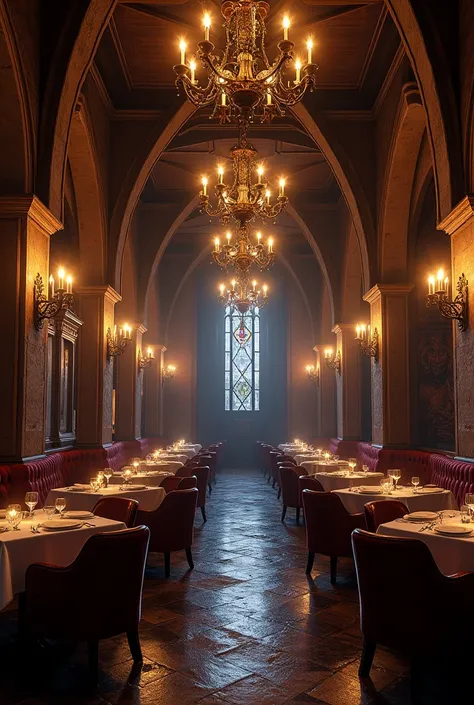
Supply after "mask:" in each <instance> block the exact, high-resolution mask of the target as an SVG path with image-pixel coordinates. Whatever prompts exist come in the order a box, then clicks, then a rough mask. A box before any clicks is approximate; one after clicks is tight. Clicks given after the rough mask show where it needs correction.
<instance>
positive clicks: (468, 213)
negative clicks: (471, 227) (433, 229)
mask: <svg viewBox="0 0 474 705" xmlns="http://www.w3.org/2000/svg"><path fill="white" fill-rule="evenodd" d="M473 215H474V194H472V193H470V194H468V195H467V196H464V198H463V199H462V201H459V203H458V204H457V205H456V206H454V208H453V210H452V211H451V213H449V215H447V216H446V218H444V220H442V221H441V223H439V224H438V226H437V228H438V230H444V231H445V232H446V233H447V234H448V235H453V234H454V233H455V232H456V230H459V228H461V227H462V226H463V225H464V224H465V223H467V221H468V220H469V219H470V218H472V217H473Z"/></svg>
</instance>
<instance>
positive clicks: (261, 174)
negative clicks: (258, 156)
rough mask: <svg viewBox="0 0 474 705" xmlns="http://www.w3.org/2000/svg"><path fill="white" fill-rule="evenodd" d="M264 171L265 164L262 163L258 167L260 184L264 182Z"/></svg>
mask: <svg viewBox="0 0 474 705" xmlns="http://www.w3.org/2000/svg"><path fill="white" fill-rule="evenodd" d="M263 171H264V169H263V166H262V165H261V164H260V166H259V167H258V169H257V174H258V183H259V184H261V183H262V176H263Z"/></svg>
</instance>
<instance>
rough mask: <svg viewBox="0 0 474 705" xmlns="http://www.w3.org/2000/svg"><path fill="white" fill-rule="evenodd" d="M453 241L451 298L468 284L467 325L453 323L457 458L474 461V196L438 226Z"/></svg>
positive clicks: (463, 202) (460, 204)
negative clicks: (459, 286)
mask: <svg viewBox="0 0 474 705" xmlns="http://www.w3.org/2000/svg"><path fill="white" fill-rule="evenodd" d="M438 229H439V230H445V231H446V233H447V234H448V235H449V236H450V237H451V287H450V288H451V295H450V297H449V298H450V299H451V300H452V299H453V298H455V296H456V284H457V282H458V279H459V277H460V276H461V275H462V274H464V275H465V276H466V278H467V281H468V293H467V296H468V308H467V315H468V325H467V329H466V330H465V331H460V330H459V328H458V325H457V322H454V323H453V326H454V328H453V330H454V335H453V345H454V387H455V404H456V454H457V455H458V456H460V457H461V458H469V459H472V458H474V410H473V402H472V399H473V397H472V385H473V379H474V194H470V195H468V196H466V197H465V198H464V199H463V200H462V201H461V202H460V203H458V205H457V206H456V207H455V208H454V209H453V210H452V211H451V213H450V214H449V215H448V216H447V218H445V219H444V220H443V221H442V222H441V223H440V224H439V225H438Z"/></svg>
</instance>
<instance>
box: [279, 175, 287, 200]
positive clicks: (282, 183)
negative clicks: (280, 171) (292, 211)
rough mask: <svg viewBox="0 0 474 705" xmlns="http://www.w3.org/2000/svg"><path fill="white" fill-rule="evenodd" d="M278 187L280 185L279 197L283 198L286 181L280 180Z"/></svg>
mask: <svg viewBox="0 0 474 705" xmlns="http://www.w3.org/2000/svg"><path fill="white" fill-rule="evenodd" d="M279 185H280V196H284V195H285V185H286V179H284V178H281V179H280V181H279Z"/></svg>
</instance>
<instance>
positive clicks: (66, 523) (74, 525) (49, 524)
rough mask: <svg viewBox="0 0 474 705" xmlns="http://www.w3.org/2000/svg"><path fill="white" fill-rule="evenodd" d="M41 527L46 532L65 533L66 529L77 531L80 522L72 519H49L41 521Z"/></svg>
mask: <svg viewBox="0 0 474 705" xmlns="http://www.w3.org/2000/svg"><path fill="white" fill-rule="evenodd" d="M41 526H42V528H43V529H46V530H47V531H67V530H68V529H79V527H81V526H82V522H81V521H76V520H74V519H49V520H48V521H43V523H42V525H41Z"/></svg>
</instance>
